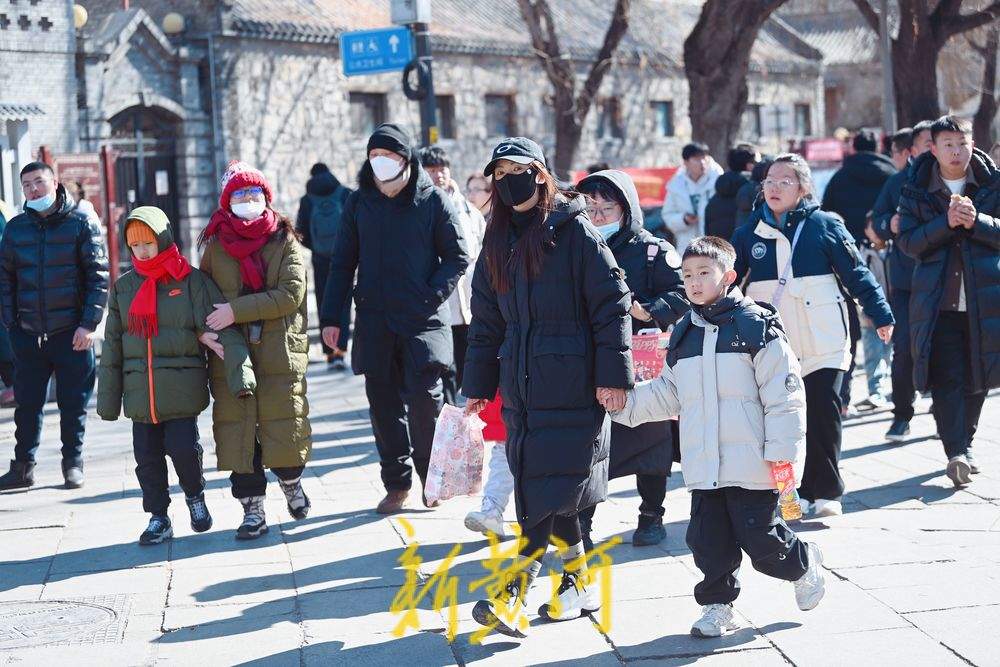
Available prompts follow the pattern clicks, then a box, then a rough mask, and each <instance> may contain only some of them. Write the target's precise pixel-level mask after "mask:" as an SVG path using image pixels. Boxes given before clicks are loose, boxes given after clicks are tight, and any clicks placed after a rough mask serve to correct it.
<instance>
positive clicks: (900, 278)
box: [872, 120, 933, 442]
mask: <svg viewBox="0 0 1000 667" xmlns="http://www.w3.org/2000/svg"><path fill="white" fill-rule="evenodd" d="M932 122H933V121H929V120H925V121H921V122H919V123H917V124H916V125H915V126H914V127H913V129H910V128H903V129H901V130H899V131H898V132H896V134H894V135H893V136H892V152H893V162H895V163H896V166H897V167H899V171H898V172H896V173H895V174H893V175H892V176H890V177H889V180H888V181H886V182H885V185H884V186H883V187H882V192H880V193H879V196H878V199H877V200H875V206H874V207H872V224H873V229H874V231H875V234H877V235H878V237H879V238H881V239H883V240H885V241H889V242H890V247H889V256H888V260H887V262H886V263H887V264H888V271H887V273H888V280H889V304H890V305H891V306H892V314H893V315H894V316H895V318H896V328H895V330H894V331H893V333H892V417H893V419H892V424H891V425H890V426H889V430H888V431H887V432H886V434H885V437H886V440H890V441H893V442H899V441H901V440H904V439H906V436H907V435H909V433H910V420H911V419H913V401H914V399H915V398H916V390H915V389H914V388H913V357H911V356H910V322H909V319H910V318H909V311H910V283H911V281H912V278H913V267H914V262H913V259H912V258H910V257H908V256H907V255H906V254H905V253H904V252H903V251H902V250H900V249H899V244H898V243H896V242H895V239H896V235H897V234H899V214H898V213H897V212H896V208H897V207H898V206H899V197H900V195H901V194H902V192H903V185H904V184H905V183H906V179H907V178H909V175H910V165H912V164H913V161H914V160H915V159H916V158H918V157H920V156H921V155H923V154H924V153H926V152H927V151H929V150H930V147H931V124H932ZM897 160H898V162H897Z"/></svg>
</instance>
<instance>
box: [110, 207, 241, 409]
mask: <svg viewBox="0 0 1000 667" xmlns="http://www.w3.org/2000/svg"><path fill="white" fill-rule="evenodd" d="M129 219H130V220H133V219H138V220H141V221H142V222H144V223H146V225H148V226H149V227H150V228H151V229H152V230H153V231H154V233H156V237H157V245H158V246H159V248H160V250H161V251H163V250H165V249H166V248H168V247H169V246H170V244H171V243H173V237H172V235H171V232H170V224H169V221H168V220H167V217H166V215H164V214H163V212H162V211H160V210H159V209H156V208H154V207H151V206H141V207H139V208H137V209H135V210H134V211H132V212H131V213H130V214H129ZM123 229H124V226H123ZM122 247H123V248H127V247H128V246H127V245H126V244H125V243H124V238H123V240H122ZM144 281H145V278H143V277H142V276H140V275H139V274H138V273H136V272H135V271H129V272H127V273H125V274H123V275H122V276H121V277H120V278H119V279H118V280H117V281H116V282H115V284H114V286H112V288H111V294H110V296H109V298H108V318H107V323H106V325H105V328H104V345H103V346H102V349H101V366H100V369H99V371H98V377H99V382H98V388H97V413H98V414H99V415H100V416H101V418H102V419H107V420H115V419H117V418H118V415H119V413H120V412H121V409H122V403H123V401H124V407H125V416H126V417H127V418H129V419H131V420H133V421H137V422H141V423H145V424H156V423H159V422H164V421H168V420H171V419H180V418H183V417H196V416H198V415H199V414H200V413H201V412H202V411H204V410H205V408H207V407H208V361H207V359H206V354H207V353H208V351H207V350H206V349H205V348H204V347H203V346H202V345H201V344H200V343H199V342H198V336H199V335H200V334H202V333H204V332H205V331H211V329H209V328H208V327H207V326H206V325H205V318H206V317H208V315H209V313H211V312H212V311H213V310H214V304H216V303H220V302H221V301H222V299H223V297H222V293H221V292H220V291H219V288H218V287H217V286H216V285H215V283H213V282H212V280H211V279H210V278H209V277H208V276H207V275H205V274H204V273H202V272H201V271H199V270H198V269H195V268H192V269H191V273H189V274H188V275H187V276H186V277H185V278H184V279H183V280H180V281H175V280H168V281H167V282H164V283H160V284H158V285H157V286H156V288H157V289H156V316H157V323H158V329H159V331H158V333H157V335H156V336H155V337H153V338H142V337H139V336H134V335H132V334H131V333H129V332H128V329H127V325H126V323H127V322H128V311H129V308H130V307H131V305H132V300H133V299H134V298H135V295H136V292H138V290H139V287H140V286H141V285H142V283H143V282H144ZM219 340H220V342H221V343H222V345H223V348H224V350H225V363H224V364H221V363H220V366H222V367H224V369H225V370H224V375H225V380H224V385H225V387H226V391H227V393H228V394H229V396H230V398H231V399H232V400H234V401H235V400H237V399H236V398H235V397H236V396H237V395H240V394H247V393H252V392H253V391H254V390H255V389H256V386H257V383H256V380H255V378H254V374H253V367H252V365H251V363H250V358H249V353H248V351H247V344H246V341H245V340H244V338H243V336H242V334H241V333H240V331H239V329H238V328H236V327H228V328H227V329H225V330H223V331H221V332H219ZM210 354H211V356H212V358H216V356H215V354H214V353H210ZM240 400H241V401H242V400H246V399H240Z"/></svg>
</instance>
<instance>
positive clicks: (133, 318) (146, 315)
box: [128, 243, 191, 338]
mask: <svg viewBox="0 0 1000 667" xmlns="http://www.w3.org/2000/svg"><path fill="white" fill-rule="evenodd" d="M132 266H134V267H135V272H136V273H138V274H139V275H140V276H142V277H143V278H145V280H144V281H142V285H140V286H139V291H138V292H136V293H135V298H134V299H132V305H131V306H129V309H128V331H129V333H131V334H132V335H133V336H140V337H142V338H153V337H154V336H156V334H157V333H159V323H158V322H157V320H156V284H157V283H165V282H167V278H172V279H174V280H182V279H183V278H184V277H185V276H187V274H189V273H191V265H190V264H188V261H187V259H185V258H184V256H183V255H181V253H180V251H178V250H177V244H175V243H171V244H170V247H169V248H167V249H166V250H164V251H163V252H161V253H160V254H158V255H157V256H156V257H153V258H152V259H139V258H137V257H134V256H133V257H132Z"/></svg>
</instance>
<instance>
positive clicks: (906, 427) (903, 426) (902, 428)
mask: <svg viewBox="0 0 1000 667" xmlns="http://www.w3.org/2000/svg"><path fill="white" fill-rule="evenodd" d="M908 435H910V422H909V421H907V420H903V419H893V420H892V426H890V427H889V430H888V431H886V432H885V439H886V440H888V441H889V442H900V441H901V440H905V439H906V436H908Z"/></svg>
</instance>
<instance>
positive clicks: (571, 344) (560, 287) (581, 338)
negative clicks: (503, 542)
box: [462, 197, 633, 527]
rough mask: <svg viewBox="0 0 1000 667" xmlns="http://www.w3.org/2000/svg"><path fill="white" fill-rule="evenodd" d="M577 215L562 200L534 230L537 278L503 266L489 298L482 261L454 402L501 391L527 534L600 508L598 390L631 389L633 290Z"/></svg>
mask: <svg viewBox="0 0 1000 667" xmlns="http://www.w3.org/2000/svg"><path fill="white" fill-rule="evenodd" d="M585 208H586V205H585V203H584V199H583V197H577V198H575V199H573V200H570V201H566V200H564V199H561V200H559V201H558V202H557V204H556V207H555V210H554V211H553V212H552V213H550V214H549V215H548V216H547V217H546V218H545V220H544V221H537V222H535V223H531V224H542V225H543V226H544V235H543V241H544V244H545V245H544V247H545V248H546V252H545V260H544V262H543V263H542V267H541V272H540V274H539V275H537V276H535V277H534V278H529V277H528V276H527V275H526V274H525V271H524V270H522V269H521V268H520V267H519V266H518V265H517V263H515V262H508V263H507V271H508V272H509V273H508V276H509V278H510V283H511V287H510V289H508V290H507V291H506V292H504V293H502V294H497V292H496V291H495V290H494V289H493V285H492V284H491V282H490V279H489V273H488V271H487V268H486V258H485V256H481V257H480V260H479V262H478V263H477V264H476V270H475V273H474V274H473V277H472V325H471V327H470V330H469V349H468V353H467V355H466V358H465V377H464V380H463V383H462V393H463V394H464V395H465V396H467V397H469V398H486V399H491V398H493V396H494V395H495V393H496V390H497V387H498V386H499V388H500V395H501V397H502V398H503V420H504V424H505V425H506V427H507V462H508V464H509V465H510V469H511V473H513V475H514V480H515V484H514V500H515V505H516V508H517V519H518V521H519V522H520V523H521V525H522V526H523V527H531V526H534V525H536V524H537V523H538V522H539V521H541V520H543V519H545V518H546V517H547V516H550V515H552V514H558V515H567V514H575V513H576V512H578V511H579V510H581V509H585V508H587V507H590V506H591V505H594V504H596V503H598V502H600V501H602V500H604V499H605V497H606V496H607V481H608V449H609V444H610V431H611V428H610V427H611V423H610V420H608V419H607V413H605V411H604V408H602V407H601V405H600V404H599V403H598V402H597V400H596V398H595V390H596V388H597V387H621V388H628V387H631V386H632V382H633V372H632V358H631V356H632V355H631V352H630V348H631V336H630V334H631V327H630V326H629V320H628V314H627V311H628V308H629V305H630V304H631V300H630V299H629V297H630V294H629V289H628V286H627V285H626V284H625V281H624V280H622V277H621V269H619V268H618V266H617V265H616V263H615V259H614V256H613V255H612V254H611V250H610V249H608V247H607V245H606V244H605V243H604V240H603V238H602V237H601V235H600V233H599V232H598V231H597V230H596V229H595V228H594V226H593V225H592V224H590V221H589V220H588V219H587V215H586V212H585ZM511 227H512V229H511V231H510V236H509V238H508V244H509V247H510V248H511V251H512V252H513V249H514V247H515V245H516V241H517V238H518V235H519V231H518V229H517V226H516V223H513V222H512V225H511Z"/></svg>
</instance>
